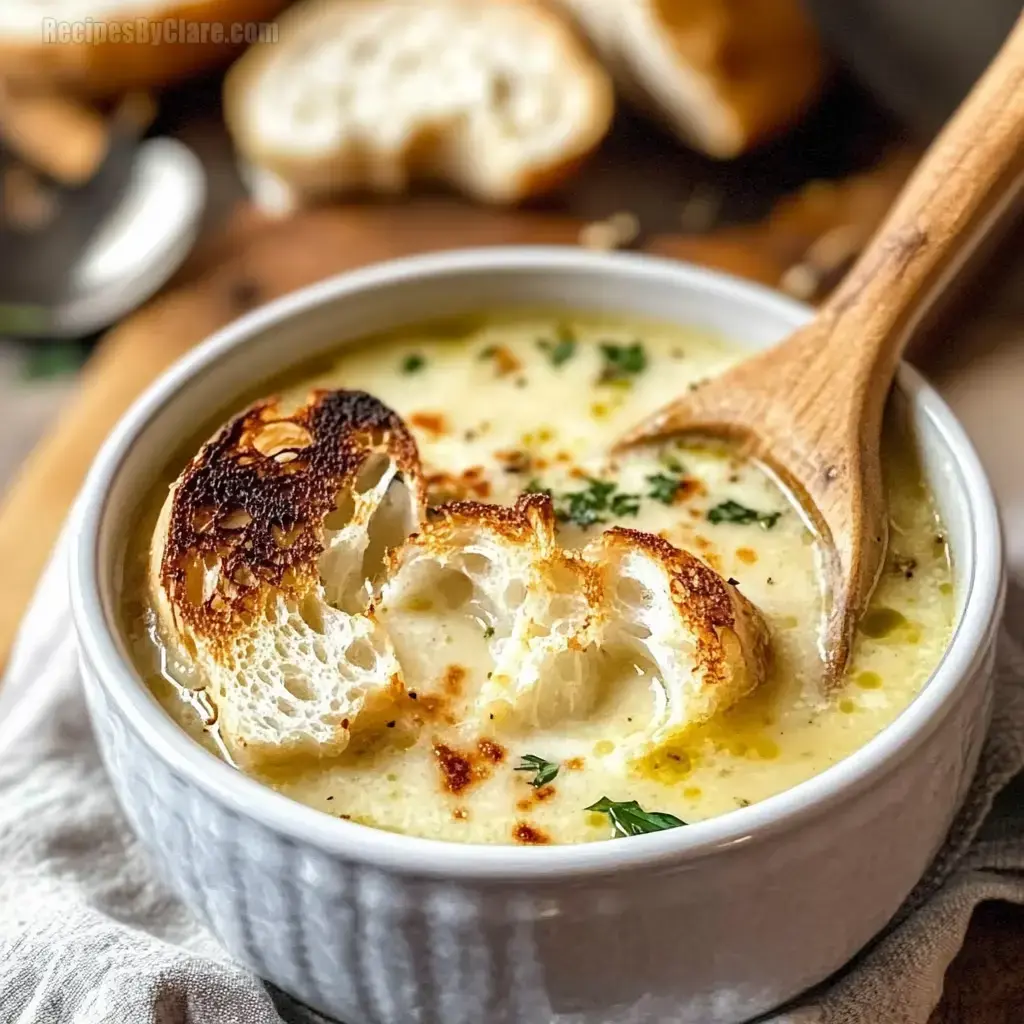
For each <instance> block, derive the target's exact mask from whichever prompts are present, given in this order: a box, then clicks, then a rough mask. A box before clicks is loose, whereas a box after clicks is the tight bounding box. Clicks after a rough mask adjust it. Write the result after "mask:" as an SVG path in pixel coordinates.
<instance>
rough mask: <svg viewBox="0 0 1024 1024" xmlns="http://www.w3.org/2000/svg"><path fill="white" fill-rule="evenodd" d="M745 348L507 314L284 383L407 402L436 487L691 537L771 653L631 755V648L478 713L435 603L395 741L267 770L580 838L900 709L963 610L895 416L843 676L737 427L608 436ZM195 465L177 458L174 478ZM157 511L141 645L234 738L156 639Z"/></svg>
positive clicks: (597, 526) (512, 837) (387, 804)
mask: <svg viewBox="0 0 1024 1024" xmlns="http://www.w3.org/2000/svg"><path fill="white" fill-rule="evenodd" d="M739 358H742V352H741V351H739V350H736V349H733V348H730V347H729V346H727V345H725V344H723V343H722V342H721V341H720V340H719V339H717V338H714V337H709V336H707V335H705V334H701V333H697V332H694V331H688V330H684V329H680V328H678V327H675V326H667V325H662V324H651V323H639V322H635V321H619V320H612V319H601V320H598V319H593V318H588V317H584V316H579V317H569V318H565V317H556V316H552V315H542V314H535V315H526V314H519V315H504V316H502V315H496V316H494V317H490V318H487V319H485V320H476V321H473V322H459V323H453V324H439V325H431V326H429V327H426V328H423V329H421V330H404V331H402V332H401V333H398V334H395V335H392V336H388V337H382V338H373V339H368V340H367V341H365V342H363V343H361V344H357V345H349V346H345V347H344V348H342V349H340V350H339V351H338V353H337V355H336V356H335V357H334V358H333V359H332V360H331V361H330V362H329V363H321V364H319V365H318V366H317V367H315V368H314V369H313V370H311V371H310V373H309V374H308V375H307V376H306V378H305V379H303V380H302V381H301V383H300V384H299V385H298V386H291V385H288V386H287V388H286V393H289V394H290V395H291V396H293V397H295V398H296V400H301V398H302V396H303V395H305V394H306V392H307V390H308V389H309V388H310V387H311V386H316V387H328V388H346V389H361V390H365V391H368V392H370V393H371V394H373V395H375V396H377V397H378V398H380V399H381V400H382V401H383V402H385V403H386V404H387V405H389V406H390V407H391V408H393V409H394V410H396V411H397V412H398V413H399V414H400V415H401V416H402V417H403V418H404V419H405V421H406V422H407V423H408V424H409V425H410V427H411V429H412V432H413V433H414V435H415V438H416V440H417V442H418V444H419V448H420V455H421V457H422V460H423V463H424V466H425V468H426V472H427V474H428V485H429V491H430V499H431V501H432V502H433V503H441V502H445V501H450V500H453V499H461V498H470V499H475V500H478V501H484V502H495V503H504V504H510V503H512V502H513V501H514V500H515V499H516V497H517V496H518V495H520V494H522V493H523V492H524V491H529V490H547V491H550V493H551V494H552V495H553V496H554V499H555V505H556V508H557V509H558V512H559V526H558V540H559V542H560V543H561V544H562V545H564V546H568V547H579V546H581V545H582V544H584V543H586V542H587V541H588V540H589V539H591V538H593V537H594V536H595V535H598V534H600V532H601V531H603V530H606V529H607V528H608V527H609V526H612V525H615V524H618V525H622V526H626V527H631V528H634V529H638V530H643V531H648V532H650V533H654V534H658V535H660V536H661V537H663V538H665V539H666V540H668V541H669V542H670V543H671V544H673V545H675V546H677V547H679V548H682V549H685V550H687V551H690V552H692V553H693V554H695V555H697V556H699V557H700V558H701V559H702V560H704V561H705V562H706V563H707V564H708V565H709V566H711V567H712V568H713V569H715V570H716V571H717V572H718V573H720V574H721V575H722V576H723V577H725V578H727V579H728V580H729V581H730V583H731V584H733V585H735V586H737V587H738V588H739V589H740V591H741V593H742V594H744V595H745V596H746V597H747V598H749V599H750V600H751V601H752V602H753V603H754V604H755V605H756V606H757V607H758V608H759V609H760V611H761V613H762V614H763V616H764V618H765V620H766V622H767V624H768V626H769V628H770V632H771V642H772V648H773V661H772V665H771V668H770V671H769V675H768V678H767V681H766V682H765V683H764V685H762V686H761V687H760V688H758V689H757V690H756V691H755V692H754V693H753V694H752V695H750V696H749V697H747V698H745V699H743V700H742V701H740V702H739V703H738V704H737V705H735V706H734V707H732V708H731V709H729V710H728V711H725V712H724V713H721V714H719V715H717V716H715V717H714V718H712V719H711V720H710V721H708V722H706V723H704V724H702V725H700V726H697V727H694V728H692V729H690V730H689V731H688V732H687V733H686V734H685V735H682V736H680V737H678V738H676V739H675V740H674V741H673V742H672V743H671V744H669V745H668V746H662V747H659V748H657V749H655V750H653V751H651V752H649V753H648V754H646V755H644V756H639V757H638V756H636V755H635V752H636V750H637V749H638V746H637V737H640V738H641V739H642V737H643V734H644V730H645V728H646V727H647V724H648V722H649V721H650V719H651V716H652V702H654V701H656V700H657V690H658V686H659V683H658V680H656V679H652V678H649V676H648V675H647V674H646V673H645V671H644V670H643V669H642V668H641V667H638V666H636V665H630V666H625V667H624V668H623V671H624V672H626V673H627V674H628V675H629V678H625V677H623V678H621V679H619V680H617V681H616V682H615V685H610V686H608V687H607V688H606V690H605V691H604V696H603V697H602V699H601V700H600V701H599V702H598V703H597V705H596V706H595V707H594V708H592V709H591V710H590V711H589V712H588V713H587V714H586V715H585V716H582V717H572V716H568V717H564V716H563V717H562V718H558V719H556V720H555V721H553V722H548V723H540V724H538V725H536V726H535V727H533V728H529V729H525V730H524V729H523V728H521V727H517V728H515V729H512V728H506V727H505V726H503V725H502V724H501V723H497V722H495V723H493V724H490V725H488V726H487V727H486V728H483V729H482V728H481V726H480V724H479V722H474V721H473V719H472V716H471V714H470V708H471V706H472V705H473V704H474V702H475V700H476V698H477V696H478V694H479V692H480V689H481V687H482V686H483V685H484V684H485V683H486V681H487V679H488V673H489V672H490V671H491V670H492V667H493V666H492V663H491V660H490V658H489V655H488V647H487V644H486V643H485V636H486V632H487V629H488V626H487V624H486V622H482V621H481V620H479V619H476V618H473V617H472V616H467V615H464V614H463V615H455V614H452V615H443V614H438V612H437V608H436V607H434V606H433V604H432V602H431V601H425V602H424V603H423V607H422V609H421V610H422V616H421V617H417V616H412V619H411V621H412V622H413V626H412V627H411V629H407V630H406V632H405V634H404V635H403V637H402V638H401V639H400V640H396V647H397V653H398V656H399V660H400V661H401V664H402V669H403V673H404V676H405V679H404V682H405V686H406V689H407V690H408V691H409V692H410V694H409V696H410V699H409V701H408V711H407V714H406V712H403V714H406V717H407V718H408V720H409V721H403V722H401V723H399V725H400V726H402V728H399V729H396V730H395V734H394V740H393V741H392V740H391V739H389V737H388V736H387V735H385V736H384V737H383V738H382V739H380V740H379V741H378V742H375V743H372V744H369V745H366V746H363V747H361V748H359V749H358V750H353V751H350V752H348V753H346V755H345V756H343V757H341V758H339V759H337V760H335V761H333V762H329V763H328V762H320V763H317V764H315V765H313V766H308V765H307V766H305V767H303V768H301V769H297V770H294V771H288V770H287V769H284V770H281V771H278V772H275V774H274V776H273V777H270V778H266V779H264V781H265V782H266V783H267V784H268V785H271V786H273V787H274V788H275V789H277V790H279V791H280V792H282V793H285V794H287V795H288V796H290V797H292V798H294V799H296V800H299V801H301V802H303V803H305V804H308V805H310V806H311V807H315V808H317V809H318V810H321V811H323V812H325V813H327V814H331V815H335V816H338V817H343V818H348V819H351V820H352V821H356V822H362V823H364V824H367V825H372V826H374V827H377V828H382V829H388V830H392V831H395V832H401V833H407V834H411V835H419V836H428V837H435V838H441V839H446V840H453V841H461V842H486V843H514V842H520V843H549V842H550V843H572V842H587V841H592V840H600V839H607V838H611V837H612V836H613V835H616V834H621V833H622V832H624V831H626V832H628V831H631V830H634V829H633V824H635V818H636V815H637V814H638V813H642V817H641V819H640V823H639V825H636V829H639V830H648V829H653V828H656V827H659V825H662V824H664V823H666V822H667V823H671V824H673V825H675V824H676V823H677V822H684V823H690V822H695V821H699V820H701V819H704V818H708V817H711V816H714V815H720V814H724V813H727V812H729V811H731V810H734V809H735V808H738V807H745V806H747V805H749V804H751V803H754V802H756V801H759V800H763V799H764V798H765V797H768V796H771V795H772V794H775V793H779V792H781V791H782V790H785V789H787V788H789V787H791V786H794V785H796V784H797V783H799V782H802V781H804V780H805V779H808V778H810V777H811V776H813V775H815V774H817V773H819V772H821V771H823V770H824V769H825V768H827V767H829V766H830V765H832V764H835V763H836V762H837V761H839V760H841V759H842V758H844V757H846V756H847V755H849V754H850V753H852V752H853V751H855V750H856V749H857V748H858V747H860V746H862V745H863V744H864V743H865V742H867V741H868V740H869V739H870V738H871V737H873V736H875V735H876V734H877V733H878V732H879V731H880V730H882V729H883V728H884V727H885V726H886V725H888V724H889V723H890V722H891V721H892V720H893V719H894V718H895V717H896V716H897V715H898V714H899V713H900V712H901V711H902V710H903V709H904V708H905V707H906V706H907V705H908V703H909V702H910V701H911V700H912V699H913V698H914V696H915V695H916V694H917V693H918V691H919V690H920V689H921V687H922V685H923V684H924V683H925V681H926V679H927V678H928V676H929V674H930V673H931V671H932V670H933V669H934V667H935V666H936V664H937V663H938V661H939V658H940V657H941V655H942V652H943V650H944V649H945V646H946V644H947V641H948V639H949V636H950V631H951V627H952V620H953V596H952V584H951V576H950V566H949V560H948V552H947V547H946V542H945V539H944V535H943V529H942V525H941V523H940V522H939V520H938V518H937V515H936V510H935V507H934V504H933V502H932V499H931V497H930V495H929V493H928V491H927V489H926V487H925V485H924V482H923V480H922V476H921V471H920V468H919V465H918V463H917V460H916V457H915V453H914V447H913V444H912V442H911V440H910V439H909V438H908V437H907V436H905V435H904V434H903V433H902V432H901V430H900V429H898V428H897V427H896V426H895V425H894V424H892V423H890V424H888V425H887V428H886V437H885V444H884V454H885V460H884V461H885V476H886V485H887V494H888V503H889V515H890V522H891V530H890V549H889V552H888V558H887V561H886V565H885V569H884V573H883V575H882V577H881V579H880V581H879V584H878V587H877V590H876V592H875V595H874V598H873V601H872V606H871V608H870V610H869V611H868V612H867V614H866V616H865V618H864V620H863V621H862V623H861V626H860V630H859V633H858V636H857V640H856V643H855V646H854V650H853V655H852V659H851V663H850V667H849V671H848V673H847V676H846V678H845V679H844V680H842V681H841V683H840V684H839V685H838V686H837V687H834V688H831V689H827V688H826V687H825V686H824V684H823V672H822V661H821V654H820V649H819V640H820V629H821V624H822V615H823V596H822V580H821V573H820V565H819V554H820V552H819V548H818V544H817V541H816V538H815V537H814V535H813V534H812V533H811V531H810V530H809V529H808V526H807V524H806V522H805V520H804V518H803V517H802V516H801V514H800V512H799V511H798V510H797V509H795V508H794V507H793V505H792V504H791V502H790V501H789V500H788V498H787V496H786V495H785V494H784V493H783V492H782V491H781V490H780V488H779V487H778V485H777V484H776V482H775V481H774V480H773V479H772V478H771V477H770V476H769V475H768V474H767V473H766V472H764V470H763V469H762V468H761V467H759V466H757V465H755V464H752V463H750V462H745V461H742V460H741V459H739V458H737V457H735V456H733V455H731V454H730V453H729V451H727V450H725V449H721V448H716V447H707V446H704V447H701V446H698V445H694V444H692V443H683V442H672V443H669V444H666V445H661V446H659V447H657V448H652V449H646V450H643V451H638V452H635V453H633V454H630V455H628V456H625V457H620V458H615V459H612V458H610V457H609V455H608V451H609V448H610V446H611V445H612V443H613V442H614V441H615V440H616V438H618V437H619V436H620V435H621V434H622V433H623V432H624V431H625V430H626V429H627V428H629V427H630V426H632V425H633V424H635V423H636V422H638V421H639V420H641V419H643V418H644V417H645V416H646V415H648V414H649V413H650V412H651V411H652V410H654V409H656V408H658V407H659V406H661V405H662V404H664V403H666V402H667V401H669V400H670V399H671V398H672V397H674V396H675V395H677V394H678V393H679V392H680V391H682V390H684V389H685V388H687V387H688V386H690V385H692V384H694V383H695V382H697V381H699V380H701V379H702V378H706V377H708V376H711V375H714V374H717V373H719V372H721V371H722V370H723V369H724V368H725V367H727V366H728V365H729V364H730V363H732V362H734V361H735V360H737V359H739ZM179 469H180V465H177V466H172V467H169V474H170V476H171V477H173V476H174V475H176V473H177V472H178V470H179ZM162 493H163V492H161V494H160V495H159V496H158V497H157V498H155V499H154V505H155V504H157V503H158V501H159V500H160V499H161V498H162ZM154 519H155V508H154V509H153V511H152V512H151V514H149V515H148V516H146V517H144V522H143V525H142V528H141V529H140V531H139V533H138V535H137V536H136V537H135V538H133V539H132V541H131V544H130V551H129V554H128V566H127V573H126V579H127V581H128V583H127V594H126V601H125V609H126V618H127V630H128V633H129V635H130V640H131V646H132V650H133V652H134V657H135V659H136V662H137V664H138V667H139V669H140V670H141V671H142V673H143V674H144V676H145V678H146V679H147V681H148V682H149V684H150V686H151V687H152V690H153V692H154V693H155V694H156V696H157V697H158V698H159V699H160V701H161V702H162V704H163V706H164V707H165V708H166V709H167V711H168V713H169V714H171V715H172V716H173V717H174V718H175V719H176V720H177V721H178V722H179V723H180V724H181V725H182V727H183V728H185V729H187V730H188V731H189V732H190V733H191V734H192V735H193V736H195V737H196V739H197V740H199V741H200V742H204V743H206V744H207V745H209V746H210V747H211V749H214V750H220V752H221V753H222V754H223V753H224V751H223V750H221V748H219V747H218V743H217V735H216V729H215V728H213V729H210V730H207V729H205V728H204V726H203V721H204V716H209V715H210V711H211V708H210V706H209V699H208V698H207V697H206V696H205V695H204V694H203V693H202V692H201V691H200V692H197V691H196V689H195V686H196V683H195V681H194V680H193V681H192V683H191V685H192V687H193V688H192V689H188V688H186V687H184V686H182V685H181V684H180V682H179V681H178V680H176V679H175V678H174V673H173V672H172V671H169V670H168V669H167V667H166V664H167V663H166V659H165V658H164V657H163V656H162V649H161V645H160V642H159V639H158V637H157V632H156V629H155V627H154V617H153V614H152V612H151V610H150V609H149V608H148V604H147V597H146V587H145V574H146V558H147V550H148V547H149V543H150V539H151V535H152V529H153V522H154ZM439 600H440V599H439ZM409 722H414V723H415V727H411V726H409ZM399 737H400V739H399ZM602 801H603V802H602ZM632 801H635V802H636V805H638V808H639V810H638V809H637V808H633V807H632V804H631V803H630V802H632ZM595 804H596V805H597V807H598V809H596V810H588V809H587V808H592V807H594V805H595ZM623 805H625V807H624V806H623ZM652 815H653V818H652ZM660 815H668V816H670V817H667V818H665V817H659V816H660ZM616 822H618V823H619V824H618V828H616ZM631 823H633V824H631Z"/></svg>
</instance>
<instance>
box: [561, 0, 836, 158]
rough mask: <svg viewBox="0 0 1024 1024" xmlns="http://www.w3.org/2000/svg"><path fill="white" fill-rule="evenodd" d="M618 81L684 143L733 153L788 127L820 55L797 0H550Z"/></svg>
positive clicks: (812, 91) (812, 88)
mask: <svg viewBox="0 0 1024 1024" xmlns="http://www.w3.org/2000/svg"><path fill="white" fill-rule="evenodd" d="M551 2H552V3H554V5H555V6H556V7H559V8H561V9H563V10H565V11H567V12H569V13H570V14H571V15H572V16H573V17H574V19H575V21H576V23H577V24H578V25H579V27H580V28H581V30H582V31H583V32H584V33H586V35H587V36H588V37H589V39H590V40H591V42H592V43H593V45H594V46H595V48H596V49H597V51H598V53H599V54H600V56H601V58H602V59H603V61H604V62H605V65H606V66H607V67H608V68H609V70H610V71H611V72H612V75H613V77H614V79H615V82H616V85H618V86H619V87H620V89H621V90H622V92H623V93H624V94H625V95H626V96H627V97H628V98H630V99H631V100H632V101H633V102H635V103H636V104H637V105H638V106H639V107H640V108H642V109H647V110H650V111H652V112H654V113H656V114H657V115H658V116H659V117H660V118H661V119H662V120H663V121H664V122H665V123H666V124H667V125H668V126H669V127H670V128H671V129H672V130H673V131H674V132H675V133H676V134H677V135H678V136H679V138H681V139H682V140H683V141H684V142H686V143H688V144H689V145H691V146H693V147H695V148H696V149H699V150H702V151H703V152H705V153H708V154H710V155H711V156H714V157H720V158H726V157H734V156H737V155H739V154H740V153H743V152H744V151H746V150H748V149H750V148H751V147H752V146H754V145H756V144H757V143H759V142H761V141H763V140H765V139H767V138H769V137H771V136H772V135H774V134H776V133H777V132H778V131H779V130H781V129H783V128H785V127H786V126H788V125H790V124H792V123H793V121H794V120H795V119H796V118H797V117H798V116H799V115H800V114H801V113H802V112H803V110H804V109H806V107H807V106H808V105H809V103H810V102H811V101H812V100H813V99H814V98H815V97H816V96H817V95H818V92H819V89H820V86H821V82H822V76H823V59H822V52H821V48H820V44H819V41H818V38H817V34H816V32H815V30H814V28H813V26H812V25H811V23H810V21H809V19H808V18H807V16H806V14H805V13H804V11H803V9H802V6H801V3H800V0H745V2H744V3H734V2H731V0H551Z"/></svg>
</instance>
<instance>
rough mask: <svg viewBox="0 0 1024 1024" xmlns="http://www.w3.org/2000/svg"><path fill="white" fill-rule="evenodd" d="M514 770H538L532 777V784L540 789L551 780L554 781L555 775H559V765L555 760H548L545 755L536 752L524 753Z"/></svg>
mask: <svg viewBox="0 0 1024 1024" xmlns="http://www.w3.org/2000/svg"><path fill="white" fill-rule="evenodd" d="M514 770H515V771H517V772H536V773H537V774H536V775H534V777H533V778H532V779H530V785H531V786H533V788H534V789H540V787H541V786H546V785H547V784H548V783H549V782H553V781H554V780H555V776H556V775H558V765H557V764H556V763H555V762H554V761H546V760H544V758H543V757H538V756H537V755H536V754H523V756H522V757H521V758H520V760H519V764H518V765H517V766H516V768H515V769H514Z"/></svg>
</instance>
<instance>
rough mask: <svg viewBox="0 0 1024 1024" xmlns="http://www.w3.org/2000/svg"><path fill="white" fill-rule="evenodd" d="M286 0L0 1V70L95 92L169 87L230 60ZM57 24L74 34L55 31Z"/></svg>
mask: <svg viewBox="0 0 1024 1024" xmlns="http://www.w3.org/2000/svg"><path fill="white" fill-rule="evenodd" d="M288 2H289V0H50V2H48V3H45V4H40V3H39V2H38V0H3V2H2V3H0V73H2V74H3V76H4V77H5V78H6V79H7V80H8V81H10V82H12V83H13V84H14V85H16V86H20V87H23V88H26V87H27V88H31V89H35V90H41V91H50V90H59V91H67V92H73V93H76V94H78V95H85V96H96V97H105V96H113V95H116V94H117V93H120V92H124V91H125V90H128V89H146V88H152V87H156V86H162V85H167V84H169V83H171V82H175V81H178V80H180V79H183V78H186V77H188V76H189V75H193V74H197V73H199V72H201V71H205V70H207V69H209V68H213V67H217V66H219V65H221V64H224V63H226V62H227V61H229V60H230V59H231V57H232V56H234V55H236V54H237V53H239V52H240V51H241V50H242V49H244V48H245V46H246V45H247V43H248V42H251V41H252V38H253V34H254V33H257V34H258V32H259V28H260V23H269V22H270V21H271V20H272V19H273V18H274V17H275V16H276V15H277V14H279V13H280V11H281V10H282V9H283V8H284V7H285V6H286V5H287V3H288ZM61 25H63V26H65V27H66V31H67V33H71V32H72V31H75V32H77V33H78V36H77V37H75V36H73V35H70V34H69V35H68V36H67V38H65V37H64V36H62V35H59V34H58V33H59V32H63V31H65V29H62V28H61V27H60V26H61ZM157 33H160V35H159V37H158V36H157ZM182 37H183V38H182Z"/></svg>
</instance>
